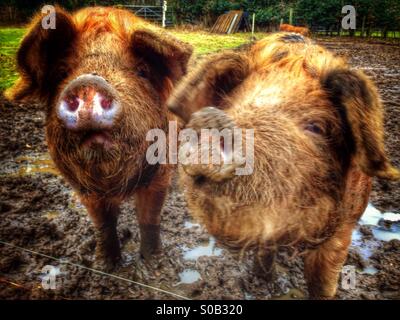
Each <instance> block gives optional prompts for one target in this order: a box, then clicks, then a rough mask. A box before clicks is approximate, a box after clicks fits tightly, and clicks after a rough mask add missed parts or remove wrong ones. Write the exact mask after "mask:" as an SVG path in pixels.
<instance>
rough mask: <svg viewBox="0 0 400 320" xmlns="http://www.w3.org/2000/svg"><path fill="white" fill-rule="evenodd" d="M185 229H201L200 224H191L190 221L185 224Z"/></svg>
mask: <svg viewBox="0 0 400 320" xmlns="http://www.w3.org/2000/svg"><path fill="white" fill-rule="evenodd" d="M183 227H184V228H185V229H191V228H200V224H199V223H193V222H190V221H185V223H184V224H183Z"/></svg>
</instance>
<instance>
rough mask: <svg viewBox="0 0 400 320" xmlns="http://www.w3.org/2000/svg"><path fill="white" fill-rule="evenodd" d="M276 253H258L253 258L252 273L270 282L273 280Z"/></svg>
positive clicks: (272, 251) (270, 251) (271, 251)
mask: <svg viewBox="0 0 400 320" xmlns="http://www.w3.org/2000/svg"><path fill="white" fill-rule="evenodd" d="M275 260H276V251H274V250H268V251H266V252H265V251H263V252H262V253H258V254H256V255H255V257H254V272H255V274H256V275H257V276H259V277H260V278H263V279H264V280H266V281H268V282H270V281H273V280H274V277H275V271H276V268H275V267H276V265H275Z"/></svg>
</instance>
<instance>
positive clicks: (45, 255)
mask: <svg viewBox="0 0 400 320" xmlns="http://www.w3.org/2000/svg"><path fill="white" fill-rule="evenodd" d="M0 244H3V245H5V246H8V247H11V248H14V249H18V250H20V251H24V252H28V253H30V254H33V255H36V256H41V257H43V258H47V259H51V260H54V261H57V262H59V263H60V264H67V265H70V266H73V267H77V268H80V269H84V270H88V271H90V272H93V273H95V274H99V275H102V276H106V277H109V278H113V279H117V280H120V281H124V282H127V283H129V284H134V285H138V286H140V287H143V288H146V289H150V290H154V291H157V292H161V293H165V294H167V295H170V296H172V297H174V298H179V299H182V300H191V299H190V298H188V297H185V296H182V295H180V294H177V293H174V292H171V291H168V290H164V289H161V288H158V287H154V286H151V285H148V284H145V283H141V282H138V281H134V280H131V279H127V278H124V277H121V276H118V275H115V274H111V273H107V272H104V271H101V270H97V269H93V268H89V267H86V266H83V265H80V264H78V263H74V262H71V261H68V260H65V259H61V258H57V257H53V256H50V255H47V254H44V253H41V252H37V251H34V250H30V249H27V248H23V247H20V246H17V245H15V244H12V243H9V242H6V241H3V240H0ZM7 282H9V283H11V284H14V285H16V286H18V284H16V283H13V282H11V281H7Z"/></svg>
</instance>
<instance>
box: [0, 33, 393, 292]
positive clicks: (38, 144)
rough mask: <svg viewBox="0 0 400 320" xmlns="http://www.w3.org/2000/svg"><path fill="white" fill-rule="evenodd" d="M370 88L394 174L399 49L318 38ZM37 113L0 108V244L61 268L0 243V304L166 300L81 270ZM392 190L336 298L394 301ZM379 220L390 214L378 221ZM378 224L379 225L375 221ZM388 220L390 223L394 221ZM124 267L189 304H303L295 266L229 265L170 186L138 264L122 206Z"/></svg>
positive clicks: (76, 224)
mask: <svg viewBox="0 0 400 320" xmlns="http://www.w3.org/2000/svg"><path fill="white" fill-rule="evenodd" d="M318 41H319V42H320V43H322V44H324V45H326V46H327V47H328V48H330V49H332V50H334V51H335V52H337V54H339V55H341V56H346V57H348V58H349V60H350V62H351V64H352V65H353V66H354V67H356V68H361V69H363V70H365V71H366V73H367V74H369V75H370V76H371V77H372V78H373V79H374V80H375V82H376V84H377V85H378V87H379V90H380V93H381V94H382V98H383V100H384V101H385V106H386V120H385V128H386V142H387V143H386V144H387V149H388V152H389V154H390V157H391V159H393V162H394V163H395V164H396V165H397V166H400V145H399V138H400V48H399V47H398V46H397V47H396V46H393V45H385V44H371V43H370V44H367V43H362V42H354V41H352V40H343V39H336V38H324V39H322V38H321V39H319V40H318ZM43 125H44V114H43V112H42V110H41V108H40V106H34V105H11V104H9V103H7V102H5V100H4V99H3V98H2V99H1V101H0V241H1V242H7V243H10V244H13V245H16V246H19V247H23V248H26V249H29V250H33V251H35V252H40V253H42V254H46V255H49V256H52V257H56V258H61V259H63V260H62V261H63V262H65V261H70V262H73V263H76V264H79V265H80V266H71V265H69V264H65V263H60V262H59V261H55V260H51V259H50V258H48V257H42V256H38V255H36V254H34V253H32V252H27V251H22V250H21V249H20V248H15V247H10V246H8V245H4V244H0V299H21V298H24V299H52V298H54V299H154V298H157V299H171V298H175V297H174V296H171V295H170V294H168V293H164V292H159V291H156V290H154V289H150V288H144V287H141V286H139V285H137V284H132V283H129V282H127V281H126V280H122V279H115V278H112V277H110V276H109V275H100V274H96V273H95V272H94V271H91V270H87V269H84V268H83V267H90V266H91V265H92V263H93V259H94V247H95V240H94V232H93V227H92V226H91V223H90V221H89V219H88V216H87V214H86V212H85V209H84V208H83V207H82V205H81V204H80V203H79V201H78V200H77V197H76V195H75V194H74V192H73V191H72V190H71V188H70V187H69V186H68V185H67V184H66V182H65V181H64V179H63V178H62V177H61V176H59V175H58V173H57V170H56V169H55V168H54V167H53V165H52V162H51V160H50V159H49V156H48V153H47V151H46V150H47V149H46V143H45V141H44V130H43ZM399 187H400V184H399V183H388V182H384V181H375V182H374V188H373V192H372V195H371V206H370V207H369V208H368V210H367V213H366V215H365V217H364V218H363V220H362V221H361V224H360V226H359V228H358V230H356V231H355V232H354V239H353V245H352V247H351V249H350V255H349V258H348V261H347V263H346V264H347V265H351V266H354V267H355V268H356V283H355V288H350V289H347V290H345V289H343V288H341V286H340V289H339V291H338V296H337V297H338V299H400V240H399V239H400V221H399V217H400V189H399ZM372 205H373V206H374V207H375V208H377V209H379V210H381V211H382V212H392V213H394V214H388V213H386V214H385V215H382V214H381V213H380V211H378V210H377V209H375V208H374V207H373V206H372ZM383 218H384V219H383ZM396 220H397V221H396ZM118 229H119V234H120V238H121V241H122V250H123V255H124V265H123V266H122V267H120V268H119V269H117V270H116V271H115V272H114V274H116V275H119V276H121V277H123V278H125V279H130V280H134V281H138V282H141V283H144V284H147V285H151V286H154V287H157V288H162V289H164V290H166V291H169V292H173V293H176V294H179V295H182V296H184V297H188V298H192V299H271V298H274V299H275V298H276V299H293V298H306V297H307V291H306V289H305V282H304V279H303V276H302V262H301V260H300V259H298V258H296V259H289V258H288V256H287V254H285V253H282V254H281V255H280V257H279V268H278V270H279V272H278V278H277V279H276V280H275V281H274V282H272V283H266V282H265V281H264V280H262V279H259V278H258V277H256V276H255V275H254V274H253V271H252V264H251V260H250V259H248V258H247V257H245V258H243V260H242V261H241V262H239V261H238V260H237V259H236V257H234V256H233V255H231V254H230V253H229V252H226V251H225V250H222V249H220V248H218V245H217V246H215V243H214V240H213V239H212V238H210V236H209V235H208V234H207V233H206V232H205V231H204V229H203V228H201V227H200V226H198V225H196V224H195V223H193V222H192V221H191V219H190V216H189V214H188V212H187V209H186V205H185V201H184V198H183V196H182V194H181V193H180V192H179V191H178V189H177V187H176V186H175V185H174V186H173V187H172V188H171V192H170V195H169V197H168V200H167V202H166V204H165V207H164V210H163V213H162V237H163V241H164V252H165V253H164V255H163V256H162V258H161V259H160V260H159V261H157V262H156V263H153V264H152V265H146V264H144V263H143V261H142V260H141V259H140V258H139V257H138V249H139V246H138V244H139V235H138V228H137V222H136V218H135V209H134V204H133V203H132V202H127V203H125V204H124V206H123V210H122V216H121V217H120V220H119V226H118ZM45 265H52V266H61V271H60V272H58V273H57V276H56V279H57V287H56V289H54V290H52V289H48V290H45V289H43V287H42V286H41V283H42V280H41V279H42V277H43V275H44V272H45V271H44V270H43V267H44V266H45Z"/></svg>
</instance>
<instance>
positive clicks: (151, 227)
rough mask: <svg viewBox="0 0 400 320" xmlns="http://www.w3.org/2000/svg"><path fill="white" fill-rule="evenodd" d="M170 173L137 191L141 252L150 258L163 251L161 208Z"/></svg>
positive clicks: (146, 257) (144, 256) (136, 200)
mask: <svg viewBox="0 0 400 320" xmlns="http://www.w3.org/2000/svg"><path fill="white" fill-rule="evenodd" d="M169 182H170V179H169V175H168V174H164V176H162V175H161V176H159V177H156V178H155V179H154V180H153V182H152V183H151V185H150V186H149V187H146V188H140V189H138V190H137V191H136V193H135V202H136V211H137V215H138V222H139V228H140V253H141V255H142V257H143V258H145V259H146V260H149V259H150V258H151V257H152V256H153V255H155V254H159V253H161V237H160V220H161V209H162V206H163V204H164V200H165V197H166V195H167V190H168V186H169Z"/></svg>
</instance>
